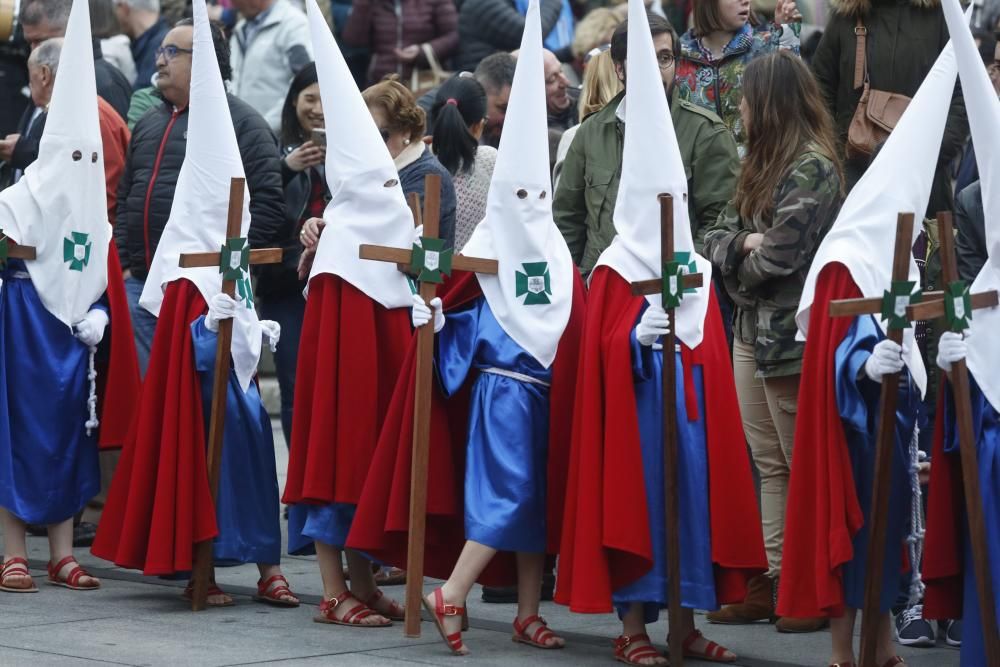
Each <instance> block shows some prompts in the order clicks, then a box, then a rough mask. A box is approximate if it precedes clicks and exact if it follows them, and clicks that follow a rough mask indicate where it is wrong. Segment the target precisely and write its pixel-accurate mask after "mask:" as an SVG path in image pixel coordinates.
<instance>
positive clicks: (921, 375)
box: [795, 42, 958, 393]
mask: <svg viewBox="0 0 1000 667" xmlns="http://www.w3.org/2000/svg"><path fill="white" fill-rule="evenodd" d="M957 74H958V71H957V66H956V64H955V51H954V49H953V48H952V45H951V42H949V43H948V44H947V45H946V46H945V48H944V50H943V51H942V52H941V55H939V56H938V59H937V62H935V63H934V67H933V68H931V71H930V72H928V73H927V76H926V77H925V78H924V81H923V83H921V84H920V89H919V90H917V94H916V95H914V96H913V100H912V101H911V102H910V105H909V106H908V107H907V108H906V112H905V113H904V114H903V116H902V118H900V119H899V123H897V124H896V129H894V130H893V131H892V134H891V135H889V139H888V140H886V142H885V144H884V145H883V146H882V150H880V151H879V153H878V155H877V156H876V157H875V160H874V161H873V162H872V164H871V166H869V167H868V170H867V171H866V172H865V174H864V176H862V177H861V180H860V181H858V184H857V185H855V186H854V189H853V190H851V193H850V194H849V195H848V196H847V199H846V200H845V201H844V205H843V206H842V207H841V209H840V213H839V214H838V215H837V219H836V220H835V221H834V223H833V226H832V227H831V228H830V231H829V232H828V233H827V235H826V237H825V238H824V239H823V242H822V243H821V244H820V246H819V249H818V250H817V251H816V257H815V258H814V259H813V263H812V266H810V267H809V274H808V275H807V276H806V283H805V287H804V288H803V290H802V299H801V300H800V301H799V309H798V313H797V314H796V316H795V321H796V324H798V327H799V333H798V336H799V337H800V338H802V339H804V338H805V337H806V336H808V334H809V311H810V309H811V308H812V304H813V298H814V296H815V293H816V278H817V277H818V276H819V274H820V272H821V271H822V270H823V267H825V266H826V265H827V264H831V263H834V262H840V263H842V264H844V265H845V266H846V267H847V268H848V270H849V271H850V272H851V278H853V279H854V282H855V283H856V284H857V286H858V289H860V290H861V293H862V294H863V295H864V296H865V297H866V298H876V297H881V296H882V294H883V293H884V292H885V290H887V289H889V286H890V284H891V283H892V258H893V252H894V249H895V244H896V220H897V218H898V215H899V214H900V213H913V214H914V216H915V217H916V222H915V224H914V225H913V241H916V238H917V235H918V234H920V231H921V224H920V221H922V220H923V217H924V212H925V211H926V210H927V202H928V200H929V199H930V192H931V183H932V182H933V180H934V170H935V168H936V166H937V163H938V153H939V152H940V151H941V139H942V137H943V136H944V125H945V121H946V120H947V117H948V107H949V105H950V104H951V96H952V92H953V91H954V89H955V77H956V76H957ZM908 279H909V280H911V281H914V282H916V283H917V285H918V286H919V284H920V274H919V272H918V270H917V264H916V262H914V260H913V257H912V255H911V257H910V271H909V278H908ZM876 319H879V318H877V317H876ZM879 325H880V326H881V327H882V329H883V331H884V330H885V323H884V322H882V321H881V320H880V319H879ZM903 336H904V341H905V342H908V343H909V347H910V354H909V356H908V357H907V358H906V359H904V361H905V362H906V365H907V367H908V368H909V369H910V375H911V376H912V377H913V380H914V382H916V384H917V386H918V387H920V391H921V393H923V392H924V391H925V390H926V387H927V370H926V369H925V368H924V363H923V360H922V359H921V358H920V352H919V350H918V349H917V346H916V345H914V344H913V342H914V341H913V329H912V328H910V329H906V330H905V332H904V334H903Z"/></svg>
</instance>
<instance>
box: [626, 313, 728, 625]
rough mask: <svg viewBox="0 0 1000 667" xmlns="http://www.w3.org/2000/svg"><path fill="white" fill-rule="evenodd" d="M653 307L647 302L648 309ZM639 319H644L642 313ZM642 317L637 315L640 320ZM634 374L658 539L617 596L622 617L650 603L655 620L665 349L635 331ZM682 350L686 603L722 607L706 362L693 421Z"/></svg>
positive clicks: (661, 565) (661, 557)
mask: <svg viewBox="0 0 1000 667" xmlns="http://www.w3.org/2000/svg"><path fill="white" fill-rule="evenodd" d="M647 307H648V305H645V306H644V307H643V311H645V309H646V308H647ZM639 319H641V314H640V317H639ZM639 319H637V320H636V322H637V323H638V321H639ZM631 345H632V373H633V378H634V380H635V402H636V408H637V410H638V419H639V446H640V447H641V449H642V467H643V478H644V479H643V481H644V483H645V487H646V510H647V513H648V515H649V531H650V537H651V538H652V542H653V559H654V563H653V568H652V569H651V570H650V571H649V572H648V573H647V574H645V575H643V577H642V578H640V579H638V580H636V581H634V582H632V583H631V584H629V585H628V586H625V587H623V588H620V589H618V590H616V591H615V592H614V594H613V596H612V599H613V601H614V603H615V607H616V609H617V610H618V615H619V616H624V614H625V613H626V612H627V611H628V607H629V605H630V603H633V602H642V603H644V605H643V606H644V612H643V616H644V620H645V622H646V623H653V622H655V621H656V619H657V617H658V616H659V610H660V609H662V608H664V607H666V605H667V602H668V599H667V562H666V510H665V507H664V500H665V499H664V485H663V383H662V378H663V351H662V350H660V349H655V350H654V349H653V348H652V347H648V346H645V345H640V344H639V341H638V340H637V339H636V337H635V329H633V330H632V336H631ZM674 354H675V355H676V360H677V361H676V364H677V365H676V375H675V381H676V382H675V384H676V388H677V446H678V447H677V468H678V470H677V473H678V474H677V481H678V493H679V505H680V508H681V512H680V519H681V524H680V544H681V565H680V569H681V604H682V605H683V606H684V607H687V608H689V609H709V610H711V609H717V608H718V606H719V605H718V602H717V600H716V595H715V572H714V568H713V565H712V541H711V533H710V531H711V525H710V519H709V512H708V453H707V449H706V447H707V443H706V437H705V423H704V421H703V417H704V415H705V400H704V396H705V393H704V389H703V386H704V385H703V377H702V369H701V367H695V368H694V369H693V370H692V374H693V376H694V386H695V392H696V393H697V396H698V415H697V417H698V418H697V419H696V420H691V419H690V418H689V417H688V414H687V403H686V401H685V394H684V392H685V388H684V367H683V364H682V361H681V353H680V351H679V350H678V351H676V352H675V353H674Z"/></svg>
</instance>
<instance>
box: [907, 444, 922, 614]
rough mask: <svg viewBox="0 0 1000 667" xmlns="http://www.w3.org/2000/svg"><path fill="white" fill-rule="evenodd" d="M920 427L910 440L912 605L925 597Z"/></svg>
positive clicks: (909, 546)
mask: <svg viewBox="0 0 1000 667" xmlns="http://www.w3.org/2000/svg"><path fill="white" fill-rule="evenodd" d="M919 440H920V427H919V426H917V425H914V426H913V437H912V438H910V534H909V535H908V536H907V537H906V545H907V548H908V549H909V554H910V567H911V568H912V576H911V578H910V604H911V605H914V604H917V603H918V602H920V600H921V599H923V597H924V582H923V580H922V579H921V576H920V565H921V562H922V560H923V557H924V533H925V530H924V513H923V503H922V497H923V491H921V489H920V474H919V473H920V462H921V461H922V460H923V459H924V458H925V456H926V455H925V454H924V453H923V452H922V451H920V447H919V446H918V441H919Z"/></svg>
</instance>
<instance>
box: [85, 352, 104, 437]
mask: <svg viewBox="0 0 1000 667" xmlns="http://www.w3.org/2000/svg"><path fill="white" fill-rule="evenodd" d="M89 351H90V361H89V367H88V369H87V379H88V380H89V381H90V393H89V394H88V396H87V410H88V411H89V412H90V419H88V420H87V423H86V427H87V435H88V436H90V435H91V434H92V433H93V432H94V429H96V428H97V427H98V426H100V425H101V422H100V421H98V419H97V369H96V368H95V367H94V357H96V356H97V346H96V345H91V346H90V348H89Z"/></svg>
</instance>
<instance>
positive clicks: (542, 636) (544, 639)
mask: <svg viewBox="0 0 1000 667" xmlns="http://www.w3.org/2000/svg"><path fill="white" fill-rule="evenodd" d="M532 623H538V624H539V625H540V627H539V628H538V629H537V630H535V632H534V634H533V635H531V636H530V637H529V636H528V628H530V627H531V624H532ZM551 639H561V637H560V636H559V635H557V634H556V633H554V632H552V630H549V624H548V623H546V622H545V619H544V618H542V617H541V616H538V615H537V614H536V615H534V616H529V617H528V618H526V619H524V620H523V621H518V620H517V619H516V618H515V619H514V635H513V636H512V637H511V640H512V641H515V642H519V643H521V644H528V645H529V646H536V647H538V648H544V649H552V648H565V647H566V644H550V643H549V640H551Z"/></svg>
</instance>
